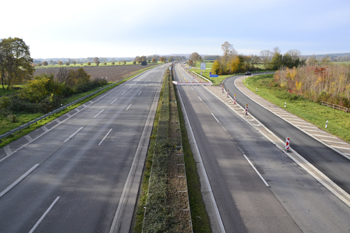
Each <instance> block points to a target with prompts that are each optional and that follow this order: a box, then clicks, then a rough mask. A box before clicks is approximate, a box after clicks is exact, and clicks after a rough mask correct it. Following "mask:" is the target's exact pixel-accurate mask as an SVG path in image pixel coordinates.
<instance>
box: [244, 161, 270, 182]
mask: <svg viewBox="0 0 350 233" xmlns="http://www.w3.org/2000/svg"><path fill="white" fill-rule="evenodd" d="M243 156H244V158H245V159H246V160H247V161H248V163H249V164H250V166H252V168H253V169H254V170H255V172H256V173H257V174H258V175H259V176H260V179H261V180H262V181H263V182H264V183H265V185H266V186H267V187H270V185H269V184H268V183H267V182H266V180H265V179H264V177H262V175H261V174H260V173H259V171H258V170H257V169H256V168H255V166H254V165H253V164H252V163H251V162H250V160H249V159H248V157H247V156H246V155H245V154H243Z"/></svg>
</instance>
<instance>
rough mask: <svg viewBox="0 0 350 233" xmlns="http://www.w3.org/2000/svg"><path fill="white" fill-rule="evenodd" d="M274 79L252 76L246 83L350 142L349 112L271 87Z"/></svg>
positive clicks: (260, 94) (280, 104)
mask: <svg viewBox="0 0 350 233" xmlns="http://www.w3.org/2000/svg"><path fill="white" fill-rule="evenodd" d="M272 79H273V74H267V75H259V76H252V77H249V78H247V79H246V80H245V82H244V85H245V86H246V87H248V88H249V89H250V90H251V91H253V92H254V93H256V94H258V95H259V96H261V97H262V98H264V99H266V100H267V101H269V102H271V103H273V104H275V105H277V106H279V107H281V108H283V109H285V110H286V111H288V112H290V113H292V114H294V115H296V116H298V117H300V118H302V119H304V120H306V121H308V122H310V123H312V124H314V125H316V126H317V127H319V128H321V129H323V130H325V131H327V132H329V133H331V134H333V135H336V136H338V137H340V138H342V139H343V140H345V141H347V142H350V134H349V132H350V114H349V113H345V112H342V111H339V110H336V109H333V108H329V107H327V106H322V105H320V104H318V103H315V102H313V101H311V100H308V99H305V98H303V97H302V96H298V95H295V94H291V93H289V92H288V91H287V90H284V89H280V88H276V87H271V86H270V85H269V84H270V83H271V80H272ZM256 88H257V89H256ZM256 90H257V91H256ZM285 103H286V108H284V105H285ZM326 121H328V127H327V128H325V125H326Z"/></svg>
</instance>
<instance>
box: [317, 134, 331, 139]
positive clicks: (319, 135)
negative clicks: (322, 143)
mask: <svg viewBox="0 0 350 233" xmlns="http://www.w3.org/2000/svg"><path fill="white" fill-rule="evenodd" d="M312 135H313V136H316V137H325V138H334V139H337V138H336V137H334V136H327V135H321V134H312Z"/></svg>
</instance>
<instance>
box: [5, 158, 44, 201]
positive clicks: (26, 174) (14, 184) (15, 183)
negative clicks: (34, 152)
mask: <svg viewBox="0 0 350 233" xmlns="http://www.w3.org/2000/svg"><path fill="white" fill-rule="evenodd" d="M38 166H39V164H35V165H34V166H33V167H32V168H30V169H29V170H28V171H27V172H26V173H24V174H23V175H22V176H21V177H19V178H18V179H17V180H16V181H15V182H13V183H12V184H11V185H10V186H8V187H7V188H6V189H5V190H4V191H2V192H1V193H0V198H1V197H2V196H4V195H5V194H6V193H7V192H8V191H10V190H11V189H12V188H13V187H15V186H16V185H17V184H18V183H19V182H21V181H22V180H23V179H24V178H26V176H28V175H29V174H30V173H31V172H32V171H34V169H35V168H37V167H38Z"/></svg>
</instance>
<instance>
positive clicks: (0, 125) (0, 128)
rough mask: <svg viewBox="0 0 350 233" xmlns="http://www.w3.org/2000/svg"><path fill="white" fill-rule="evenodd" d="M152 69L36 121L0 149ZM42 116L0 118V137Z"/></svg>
mask: <svg viewBox="0 0 350 233" xmlns="http://www.w3.org/2000/svg"><path fill="white" fill-rule="evenodd" d="M152 68H154V67H147V68H145V69H142V70H138V71H137V72H136V73H135V74H133V75H132V76H130V77H128V78H126V79H124V80H123V81H121V82H120V83H116V84H115V85H112V86H111V87H109V88H106V89H104V90H102V91H100V92H99V93H97V94H95V95H93V96H91V97H89V98H87V99H85V100H83V101H81V102H79V103H77V104H75V105H71V106H69V107H68V108H66V109H65V110H62V111H61V112H58V113H56V114H54V115H52V116H50V117H47V118H46V119H43V120H41V121H38V122H37V123H36V124H32V125H31V126H30V127H28V128H26V129H23V130H22V131H19V132H16V133H14V134H13V135H11V136H8V137H6V138H3V139H2V140H1V141H0V148H1V147H4V146H6V145H7V144H9V143H11V142H13V141H15V140H17V139H19V138H21V137H23V136H24V135H26V134H28V133H30V132H32V131H34V130H35V129H37V128H39V127H41V126H43V125H45V124H47V123H49V122H50V121H53V120H55V119H56V118H58V117H60V116H62V115H64V114H65V113H67V112H69V111H71V110H73V109H75V108H77V107H79V106H80V105H82V104H84V103H86V102H88V101H90V100H91V99H93V98H95V97H97V96H99V95H101V94H103V93H105V92H106V91H109V90H110V89H112V88H114V87H116V86H118V85H120V84H122V83H124V82H126V81H128V80H130V79H131V78H133V77H135V76H136V75H138V74H140V73H142V72H144V71H146V70H149V69H152ZM97 89H99V88H95V89H93V90H91V91H88V92H84V93H80V94H77V95H74V96H71V97H69V98H67V99H64V100H63V102H64V104H66V103H70V102H73V101H74V100H77V99H79V98H81V97H83V96H86V95H89V94H91V93H92V92H94V91H96V90H97ZM42 115H43V114H42V113H34V114H29V113H20V114H16V116H17V119H18V121H17V122H15V123H11V122H9V121H8V120H7V119H6V118H1V119H0V135H1V134H4V133H6V132H8V131H10V130H12V129H15V128H17V127H19V126H21V125H23V124H25V123H27V122H29V121H32V120H34V119H36V118H38V117H40V116H42Z"/></svg>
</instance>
